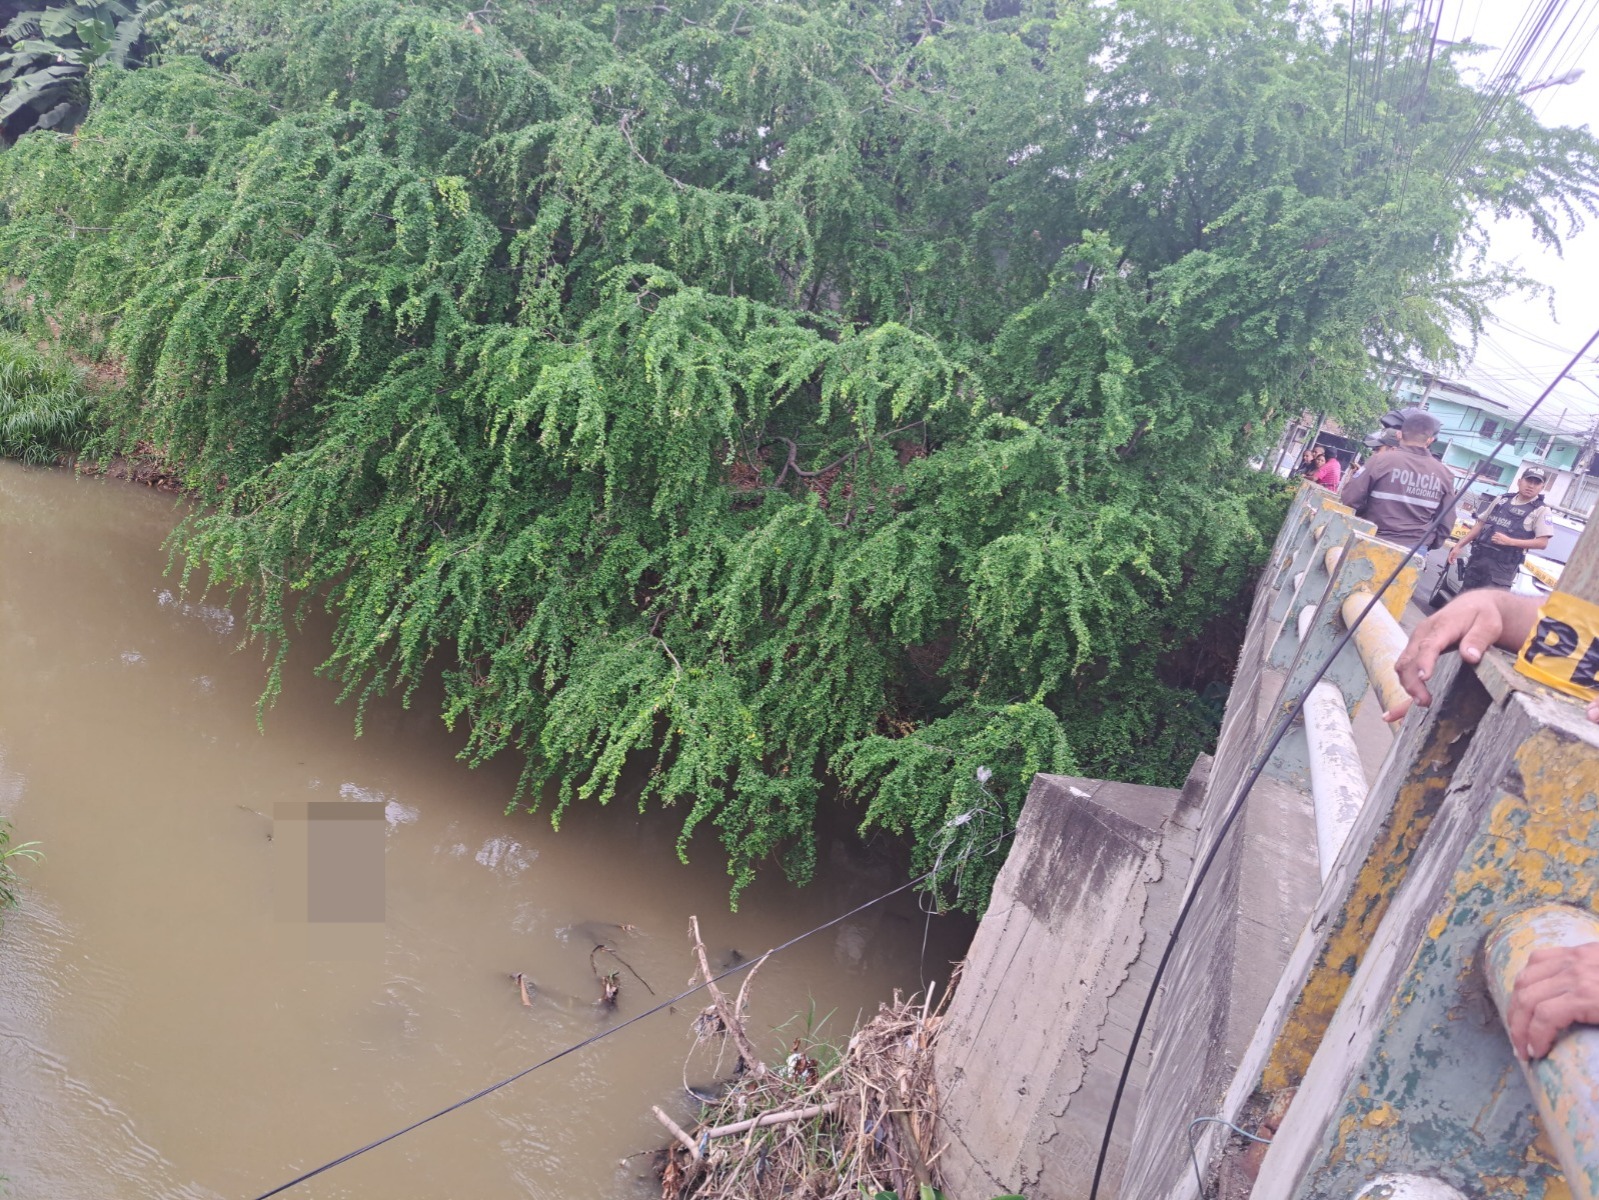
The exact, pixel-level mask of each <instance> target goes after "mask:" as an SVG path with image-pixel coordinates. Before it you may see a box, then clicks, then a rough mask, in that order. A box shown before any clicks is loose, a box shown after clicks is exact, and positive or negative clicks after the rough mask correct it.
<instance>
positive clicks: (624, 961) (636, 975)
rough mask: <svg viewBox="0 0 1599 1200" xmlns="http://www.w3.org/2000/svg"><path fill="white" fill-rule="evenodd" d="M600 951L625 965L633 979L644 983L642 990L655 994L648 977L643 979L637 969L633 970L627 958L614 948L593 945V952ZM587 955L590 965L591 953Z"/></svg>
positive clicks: (591, 961)
mask: <svg viewBox="0 0 1599 1200" xmlns="http://www.w3.org/2000/svg"><path fill="white" fill-rule="evenodd" d="M601 951H603V952H604V953H606V954H609V955H610V956H611V957H612V958H614V959H615V960H616V961H617V962H619V963H621V964H622V965H623V966H624V967H626V968H627V970H628V974H630V975H631V976H633V978H634V979H636V980H638V981H639V982H640V983H642V984H643V985H644V990H645V991H646V992H648V993H649V994H650V995H652V996H653V995H655V989H654V988H652V987H651V986H650V981H649V980H648V979H645V978H644V976H642V975H640V974H639V973H638V972H637V971H635V970H634V969H633V964H632V963H630V962H628V961H627V959H625V958H623V957H622V956H621V955H620V954H618V953H617V952H616V951H615V950H613V949H611V948H610V947H609V946H596V947H594V953H595V954H598V953H600V952H601ZM589 957H590V965H591V966H592V965H593V955H590V956H589Z"/></svg>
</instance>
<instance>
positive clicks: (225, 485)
mask: <svg viewBox="0 0 1599 1200" xmlns="http://www.w3.org/2000/svg"><path fill="white" fill-rule="evenodd" d="M183 11H184V13H185V14H187V15H186V17H185V20H186V21H187V25H185V24H184V22H179V24H178V28H180V29H187V35H186V39H187V40H186V42H185V44H187V45H191V46H195V47H201V48H203V49H204V50H205V57H204V58H203V59H202V58H197V57H183V56H181V55H180V54H178V53H176V52H175V51H176V49H178V48H182V47H181V46H180V45H179V44H178V42H173V43H171V44H169V49H168V51H167V53H166V54H165V55H164V56H163V61H162V62H161V63H160V64H159V65H156V66H148V67H144V68H141V69H138V70H123V69H119V68H116V67H112V66H104V67H97V68H95V69H94V70H93V72H92V76H91V79H92V86H93V98H92V104H91V106H90V111H89V115H88V118H87V120H86V121H85V123H84V124H83V125H82V126H81V128H80V129H79V130H78V131H77V132H76V134H75V135H67V134H63V133H55V132H48V131H39V132H35V133H31V134H28V135H26V136H25V137H23V138H21V139H20V140H19V141H18V143H17V145H16V146H15V147H14V148H13V149H12V150H10V151H9V152H7V153H6V154H4V155H3V156H0V201H3V204H4V213H3V216H4V224H3V225H0V246H3V249H4V252H5V254H6V256H7V258H8V260H9V261H10V262H11V264H12V271H13V273H14V274H15V275H17V276H18V277H19V278H20V280H21V281H22V287H23V290H24V292H25V294H26V296H27V298H28V301H29V303H28V305H27V311H28V312H29V313H30V314H32V316H33V318H35V319H37V320H40V321H44V320H49V321H51V322H53V323H54V328H55V329H57V330H59V331H61V336H63V337H64V338H66V339H68V340H69V341H74V342H75V343H76V344H77V345H78V346H79V347H80V348H84V349H87V350H90V351H92V352H94V353H103V354H108V355H112V356H115V357H116V358H117V359H118V360H119V361H120V363H121V365H122V367H123V368H124V369H125V371H126V376H127V386H126V387H125V388H124V389H123V390H122V391H121V392H120V393H119V394H118V395H117V396H116V397H115V398H114V399H112V400H108V401H107V402H106V404H105V411H104V413H103V414H102V415H103V419H104V421H105V423H106V427H107V430H108V432H107V433H106V434H105V435H104V436H103V438H102V440H101V450H102V451H103V452H110V451H113V450H116V449H126V448H128V447H131V446H133V445H135V444H140V443H148V444H151V445H153V446H155V447H156V448H158V451H159V453H160V454H161V455H162V456H163V457H164V458H165V459H166V460H167V461H169V462H171V463H173V464H176V465H178V466H179V468H180V469H181V471H182V473H183V476H184V478H185V479H186V480H187V481H188V482H189V483H190V485H191V486H192V487H194V488H195V489H196V490H197V491H198V492H199V493H200V494H201V495H203V496H205V497H207V498H208V499H210V500H211V501H212V507H211V508H209V509H207V510H206V511H205V512H203V513H201V514H199V515H197V516H196V517H194V518H193V519H191V520H190V521H189V522H187V523H186V525H185V526H184V527H183V529H182V530H181V531H180V535H179V536H180V538H181V544H182V547H183V549H184V550H185V551H186V552H187V554H188V555H189V556H190V561H191V562H195V563H202V564H204V567H205V568H206V569H207V570H208V571H209V572H210V573H211V575H212V577H213V578H214V579H215V580H217V581H219V582H220V583H221V584H223V585H225V586H229V587H234V588H241V589H245V590H247V591H248V593H249V596H250V614H251V627H252V629H253V630H254V632H255V633H256V634H257V635H258V636H260V637H261V638H263V639H264V640H265V641H266V643H267V644H268V645H269V646H271V647H273V648H274V651H273V662H274V672H275V671H276V668H277V665H278V664H280V663H281V662H282V655H283V653H284V652H285V651H286V648H287V645H288V642H289V639H290V636H291V634H292V633H293V632H294V629H295V626H296V620H297V614H298V613H299V612H301V611H302V606H303V605H304V604H305V603H307V602H322V601H324V600H325V602H326V603H327V604H328V605H329V606H330V608H331V610H332V611H333V612H334V614H335V615H336V617H337V627H336V628H337V632H336V639H335V644H334V647H333V652H332V656H331V657H330V658H329V659H328V661H327V663H326V664H325V669H326V670H328V671H331V672H334V673H337V674H338V675H339V676H340V677H341V678H342V679H344V680H345V681H346V683H347V684H348V689H347V694H348V695H351V696H354V697H357V698H358V699H360V700H364V699H366V698H367V697H369V696H371V695H373V694H375V693H379V692H382V691H384V690H386V689H390V688H396V687H398V688H402V689H406V690H407V694H409V689H412V688H414V687H415V685H416V684H417V682H418V680H419V679H420V678H422V677H423V675H424V673H425V672H427V671H428V670H430V669H441V670H442V671H443V675H444V679H445V685H446V702H445V711H444V713H443V716H444V718H445V719H446V720H448V721H450V722H452V723H453V722H464V724H465V727H466V728H467V729H468V730H469V733H470V741H469V745H468V750H467V752H466V753H467V755H468V756H469V757H470V758H471V759H472V760H473V761H481V760H483V759H485V758H487V757H489V756H491V755H495V754H498V753H500V752H502V751H512V752H516V753H519V754H520V755H522V756H523V757H524V758H525V761H526V764H527V766H526V772H525V776H524V784H525V789H526V790H525V798H526V799H528V800H529V801H530V802H536V801H537V800H539V799H540V798H541V797H543V798H545V799H546V801H547V802H548V803H549V804H550V805H551V806H552V808H553V811H554V812H555V814H556V815H557V816H558V815H559V813H560V812H561V810H562V809H563V808H564V807H565V806H566V805H567V804H569V803H570V802H572V801H573V800H575V799H576V800H597V801H600V802H605V801H608V800H610V799H612V798H613V797H614V796H615V795H616V794H617V791H618V788H619V787H628V788H631V786H632V784H631V782H629V781H631V780H633V779H634V776H633V775H632V774H631V773H629V774H626V775H624V769H626V768H630V767H632V768H636V769H637V770H638V771H639V772H640V773H641V774H642V775H643V779H644V782H643V788H642V793H641V794H639V795H638V797H637V799H638V803H640V804H645V803H651V802H660V803H665V804H673V805H680V806H681V807H682V808H683V810H684V814H685V815H684V823H683V839H684V841H683V846H684V847H686V846H687V842H688V839H689V837H690V835H691V834H692V832H693V831H694V830H695V829H696V827H698V826H700V825H702V824H703V823H706V822H709V823H711V824H712V825H713V826H714V827H715V828H716V830H717V831H718V833H719V836H720V839H721V842H722V844H723V846H724V847H725V850H726V853H727V857H728V862H729V869H730V871H731V873H732V875H733V877H734V889H735V896H736V892H737V889H739V888H741V887H743V886H744V885H745V884H746V883H747V882H748V880H749V879H750V877H751V875H752V872H753V871H754V870H755V869H756V867H757V865H758V864H760V863H762V862H764V861H768V860H777V861H780V862H781V864H782V866H783V868H784V869H785V870H786V871H788V872H789V873H790V875H791V876H793V877H794V878H796V879H799V880H803V879H805V878H807V877H808V876H809V874H810V871H811V868H812V864H813V840H812V833H811V831H812V826H813V821H814V818H815V814H816V810H817V806H818V804H819V802H821V798H822V797H823V796H825V795H827V794H828V793H829V789H833V788H838V789H840V790H841V792H842V795H843V798H844V799H843V802H847V803H852V804H855V805H856V806H858V816H859V819H860V821H861V822H862V824H863V826H865V827H873V828H879V829H884V830H889V831H894V832H900V833H906V834H909V835H910V836H911V837H912V838H913V839H914V840H915V843H916V846H917V852H918V861H919V863H921V864H925V865H929V866H930V865H932V864H933V863H934V862H935V861H942V862H943V863H944V865H945V866H946V868H949V869H953V864H954V863H956V862H957V861H958V860H960V858H961V856H962V855H963V854H969V853H970V852H971V850H972V849H973V848H974V847H976V848H981V847H983V846H986V845H987V844H988V843H989V842H990V841H991V840H992V839H993V838H994V837H995V836H996V834H997V833H998V832H1000V831H1001V830H1002V829H1003V828H1005V827H1006V825H1007V824H1008V823H1009V822H1011V821H1013V820H1014V816H1015V814H1016V812H1017V811H1018V809H1019V806H1020V803H1021V799H1022V797H1023V796H1024V794H1025V790H1026V787H1027V785H1028V783H1029V781H1030V779H1031V777H1032V775H1033V773H1034V772H1036V771H1039V770H1049V771H1065V772H1071V771H1079V772H1083V773H1101V774H1105V775H1110V776H1116V777H1120V778H1131V779H1137V780H1143V781H1147V782H1160V783H1165V782H1174V781H1177V780H1180V778H1181V776H1182V774H1183V773H1184V771H1185V770H1186V768H1187V765H1188V763H1189V761H1190V760H1191V758H1192V755H1193V753H1194V751H1195V750H1196V749H1200V748H1202V747H1203V745H1204V743H1205V740H1206V738H1207V737H1208V736H1210V726H1209V718H1208V717H1207V716H1206V715H1205V712H1204V710H1203V708H1202V706H1200V705H1198V704H1197V703H1196V701H1197V696H1196V695H1195V694H1194V692H1193V691H1192V690H1190V689H1189V687H1188V686H1187V685H1190V684H1192V683H1193V682H1194V679H1193V674H1192V672H1191V671H1189V672H1185V669H1184V668H1183V667H1182V664H1183V663H1185V662H1188V661H1191V660H1192V658H1193V654H1192V647H1193V646H1194V643H1195V641H1196V639H1198V638H1199V637H1200V636H1201V635H1202V634H1203V632H1204V630H1205V629H1206V627H1207V624H1208V623H1209V622H1211V621H1213V620H1214V619H1216V618H1217V617H1218V615H1221V614H1225V613H1227V612H1228V611H1230V610H1231V609H1233V608H1234V607H1235V606H1236V605H1237V604H1239V603H1240V601H1239V599H1238V597H1239V595H1240V590H1241V589H1242V588H1244V587H1245V586H1246V585H1247V584H1248V583H1249V581H1250V580H1251V578H1252V572H1253V571H1254V570H1255V569H1256V568H1257V567H1258V564H1259V562H1260V559H1261V556H1262V553H1263V546H1264V545H1265V543H1266V541H1267V540H1269V538H1270V537H1271V536H1272V534H1273V533H1274V531H1275V522H1276V519H1277V515H1278V513H1279V512H1280V506H1279V503H1278V501H1279V489H1277V488H1276V487H1274V484H1275V482H1276V481H1275V480H1273V479H1272V478H1271V477H1269V476H1264V475H1262V474H1260V473H1258V472H1255V471H1252V470H1250V469H1249V468H1248V465H1247V460H1248V458H1249V456H1250V455H1251V454H1252V453H1254V452H1258V451H1259V450H1261V449H1262V447H1263V446H1264V444H1265V443H1266V441H1268V440H1269V439H1271V438H1272V437H1273V436H1274V435H1275V433H1276V432H1277V427H1278V426H1279V425H1280V419H1281V418H1282V417H1283V416H1284V415H1285V414H1288V413H1290V412H1297V411H1298V410H1299V409H1301V408H1304V407H1312V408H1326V409H1330V410H1332V411H1335V412H1344V413H1347V414H1353V415H1358V414H1360V413H1362V412H1369V411H1372V409H1373V406H1375V407H1376V408H1378V409H1380V403H1379V402H1378V401H1377V399H1376V395H1375V390H1374V388H1373V385H1372V384H1371V382H1370V378H1369V377H1370V371H1369V367H1368V364H1369V354H1370V352H1372V351H1373V350H1376V351H1378V352H1380V353H1384V354H1393V355H1401V354H1412V355H1420V356H1422V357H1428V358H1437V357H1439V356H1440V355H1442V354H1445V353H1447V350H1448V345H1449V326H1450V323H1451V322H1452V321H1455V320H1459V319H1461V318H1462V317H1464V319H1465V320H1466V321H1467V322H1468V323H1469V322H1471V321H1474V320H1475V319H1477V317H1478V315H1479V314H1480V311H1481V306H1482V305H1483V304H1485V303H1487V302H1488V301H1490V300H1491V299H1492V298H1493V296H1494V295H1495V294H1496V292H1497V291H1498V290H1499V289H1501V288H1502V287H1503V286H1505V283H1506V281H1505V280H1504V279H1503V278H1501V277H1498V276H1495V275H1493V274H1491V273H1485V272H1483V271H1481V269H1480V258H1479V257H1478V252H1479V251H1480V249H1481V245H1482V228H1483V221H1484V219H1485V217H1486V216H1487V215H1489V214H1499V215H1502V214H1505V213H1509V212H1516V211H1519V212H1522V213H1524V214H1526V215H1527V216H1528V217H1529V218H1530V219H1531V220H1532V221H1533V225H1534V228H1535V229H1536V230H1537V231H1538V233H1539V235H1540V236H1542V237H1544V238H1545V239H1546V240H1551V241H1557V240H1558V237H1559V235H1560V234H1561V232H1562V231H1563V230H1565V229H1568V228H1570V227H1571V226H1572V224H1573V222H1574V221H1576V220H1578V219H1580V218H1581V217H1582V216H1584V215H1586V214H1588V213H1591V212H1592V211H1593V205H1594V199H1595V194H1596V193H1595V165H1596V156H1595V145H1594V143H1593V141H1592V140H1591V139H1590V138H1589V137H1588V135H1587V134H1586V133H1585V132H1580V131H1569V130H1546V129H1543V128H1541V127H1539V126H1538V125H1537V123H1536V122H1535V121H1534V120H1533V118H1532V116H1531V114H1530V113H1529V112H1528V111H1527V110H1526V109H1525V108H1524V107H1523V106H1522V105H1521V104H1520V102H1519V101H1515V100H1511V101H1510V102H1509V103H1507V104H1505V105H1504V106H1503V108H1502V109H1501V110H1499V111H1498V113H1497V115H1496V119H1495V121H1494V123H1493V126H1492V129H1491V135H1490V136H1487V137H1481V138H1476V139H1475V140H1474V139H1473V138H1472V136H1471V133H1472V125H1473V122H1474V121H1475V120H1476V119H1477V117H1478V115H1479V114H1480V113H1481V112H1482V111H1483V104H1484V94H1483V92H1482V91H1480V90H1479V89H1478V88H1476V87H1474V86H1472V85H1471V83H1470V82H1469V81H1468V80H1466V79H1465V78H1463V77H1462V74H1461V72H1460V70H1459V69H1458V68H1457V66H1456V64H1455V62H1454V60H1453V58H1452V57H1451V52H1450V51H1449V50H1447V49H1445V50H1442V51H1440V52H1439V53H1438V54H1437V55H1436V56H1432V55H1431V54H1429V55H1428V58H1427V64H1426V71H1425V74H1424V73H1423V72H1422V70H1421V66H1420V63H1421V54H1420V52H1419V49H1418V45H1417V44H1416V43H1415V42H1414V41H1413V40H1412V41H1407V40H1406V39H1405V38H1404V37H1395V38H1393V39H1392V40H1391V41H1390V42H1389V43H1388V44H1387V46H1386V48H1385V49H1383V50H1381V51H1380V52H1379V53H1381V54H1386V55H1388V56H1390V58H1391V60H1392V61H1391V63H1390V64H1389V65H1390V68H1391V69H1390V70H1389V72H1388V75H1387V76H1385V77H1384V78H1386V79H1387V80H1388V84H1387V85H1386V86H1387V90H1386V91H1383V90H1381V89H1376V88H1375V87H1374V89H1373V91H1372V95H1371V98H1370V111H1369V113H1368V112H1367V111H1366V110H1365V109H1364V108H1356V109H1354V110H1352V108H1351V101H1350V99H1349V95H1350V87H1349V82H1350V80H1351V79H1352V78H1353V70H1354V62H1355V59H1354V56H1353V55H1352V53H1351V48H1350V45H1349V43H1348V28H1347V27H1346V28H1345V29H1343V30H1340V29H1338V28H1336V27H1324V26H1323V25H1322V24H1321V23H1319V22H1318V20H1317V19H1315V18H1314V17H1313V16H1312V15H1311V14H1310V13H1309V12H1308V11H1306V10H1304V9H1303V8H1302V7H1301V6H1300V5H1298V4H1294V3H1289V2H1286V0H1259V2H1246V0H1121V2H1119V3H1117V4H1115V5H1105V4H1095V3H1088V2H1086V0H988V2H987V3H982V2H979V0H915V2H912V0H906V2H904V3H878V2H872V3H865V2H860V0H807V2H803V3H799V2H796V3H784V2H782V0H766V2H763V3H760V4H746V3H737V2H731V0H729V2H723V0H687V2H684V3H678V2H676V0H668V2H667V3H662V4H643V5H633V6H629V5H627V4H622V3H615V2H610V0H607V2H603V3H602V2H600V0H544V2H541V3H539V4H536V5H535V4H526V5H521V4H509V3H489V4H486V5H482V6H479V7H477V8H476V10H475V11H468V5H466V4H459V5H457V4H451V3H447V2H445V0H437V2H435V3H431V4H418V3H404V2H401V0H316V2H310V3H307V2H303V0H302V2H296V3H292V4H291V3H285V2H274V0H232V2H223V0H218V2H217V3H214V4H210V5H205V4H200V5H188V6H185V9H184V10H183ZM169 21H170V18H169ZM168 33H169V34H170V33H171V28H169V29H168ZM183 40H184V39H180V41H183ZM224 43H225V44H224ZM1363 53H1364V52H1363ZM1411 68H1414V69H1411ZM1362 70H1363V71H1364V70H1365V65H1364V64H1363V65H1362ZM1372 78H1373V79H1376V78H1378V75H1376V74H1374V75H1373V76H1372ZM1352 118H1353V119H1352ZM1457 160H1458V162H1457ZM1274 418H1276V419H1275V420H1274ZM980 768H981V769H983V770H982V771H981V775H982V776H983V778H980V777H979V776H980V770H979V769H980ZM547 788H548V789H549V795H548V796H546V795H545V792H546V789H547ZM966 814H973V815H972V816H970V817H968V816H966ZM952 822H958V823H957V824H952ZM992 869H993V867H992V860H974V863H973V864H972V865H970V868H969V875H968V877H967V879H966V881H965V883H966V886H965V891H964V893H963V899H964V900H965V902H967V903H969V904H973V905H981V904H982V903H983V902H984V899H985V898H986V882H987V880H988V879H989V878H990V877H991V874H992Z"/></svg>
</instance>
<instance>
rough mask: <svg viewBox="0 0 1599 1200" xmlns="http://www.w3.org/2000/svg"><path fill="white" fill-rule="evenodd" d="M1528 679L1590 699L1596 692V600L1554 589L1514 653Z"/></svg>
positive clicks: (1598, 684)
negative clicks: (1531, 628)
mask: <svg viewBox="0 0 1599 1200" xmlns="http://www.w3.org/2000/svg"><path fill="white" fill-rule="evenodd" d="M1516 670H1518V671H1520V672H1521V673H1522V674H1523V675H1525V676H1527V677H1528V678H1529V679H1536V680H1537V681H1538V682H1539V683H1545V684H1548V685H1549V686H1550V687H1552V688H1559V689H1560V690H1561V691H1562V692H1567V693H1569V694H1571V695H1573V696H1580V697H1582V698H1583V699H1585V700H1587V699H1592V698H1593V696H1594V695H1595V693H1596V692H1599V604H1590V603H1589V602H1588V601H1586V600H1580V599H1578V598H1577V597H1576V596H1571V595H1568V594H1566V593H1565V592H1554V593H1552V594H1551V595H1550V596H1549V597H1548V598H1547V599H1545V600H1544V602H1543V607H1542V608H1541V609H1539V610H1538V624H1537V625H1535V626H1534V627H1533V631H1532V636H1531V637H1529V638H1528V639H1527V644H1526V645H1525V646H1523V647H1522V648H1521V653H1520V654H1518V655H1516Z"/></svg>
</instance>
